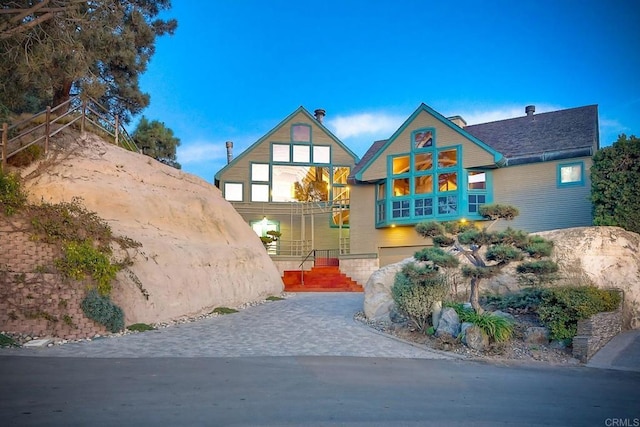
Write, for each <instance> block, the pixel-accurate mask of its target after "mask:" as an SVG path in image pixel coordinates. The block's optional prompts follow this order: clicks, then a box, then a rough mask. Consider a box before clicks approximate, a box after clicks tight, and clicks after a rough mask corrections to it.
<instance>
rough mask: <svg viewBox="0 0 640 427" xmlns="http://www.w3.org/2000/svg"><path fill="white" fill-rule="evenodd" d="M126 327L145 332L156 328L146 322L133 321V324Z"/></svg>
mask: <svg viewBox="0 0 640 427" xmlns="http://www.w3.org/2000/svg"><path fill="white" fill-rule="evenodd" d="M127 329H128V330H130V331H133V332H146V331H153V330H155V329H156V328H154V327H153V326H151V325H147V324H146V323H134V324H133V325H129V326H127Z"/></svg>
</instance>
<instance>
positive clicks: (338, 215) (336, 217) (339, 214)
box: [331, 208, 349, 225]
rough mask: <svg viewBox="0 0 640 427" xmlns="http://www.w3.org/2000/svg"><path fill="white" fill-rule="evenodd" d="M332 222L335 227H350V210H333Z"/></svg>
mask: <svg viewBox="0 0 640 427" xmlns="http://www.w3.org/2000/svg"><path fill="white" fill-rule="evenodd" d="M331 220H332V221H333V224H334V225H340V223H341V222H342V225H349V209H348V208H347V209H341V208H333V209H332V210H331Z"/></svg>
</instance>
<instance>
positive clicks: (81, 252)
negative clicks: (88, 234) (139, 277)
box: [56, 241, 119, 295]
mask: <svg viewBox="0 0 640 427" xmlns="http://www.w3.org/2000/svg"><path fill="white" fill-rule="evenodd" d="M56 267H57V268H58V269H59V270H60V272H61V273H62V274H64V275H65V276H66V277H69V278H71V279H75V280H82V279H84V278H85V277H86V276H87V275H89V276H91V277H92V278H93V279H94V280H95V281H96V283H97V287H98V292H100V295H109V294H110V293H111V281H112V280H113V279H115V277H116V273H117V272H118V270H119V267H118V266H117V265H115V264H111V261H110V260H109V256H108V255H106V254H104V253H102V252H100V251H99V250H98V249H96V248H95V247H94V246H93V244H92V243H91V242H90V241H84V242H82V243H79V244H78V243H76V242H69V243H67V244H66V245H65V246H64V256H63V258H62V259H59V260H56Z"/></svg>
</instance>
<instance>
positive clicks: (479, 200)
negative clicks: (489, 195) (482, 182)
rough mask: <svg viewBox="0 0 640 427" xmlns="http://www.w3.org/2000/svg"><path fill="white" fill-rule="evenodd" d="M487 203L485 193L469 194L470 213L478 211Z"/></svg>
mask: <svg viewBox="0 0 640 427" xmlns="http://www.w3.org/2000/svg"><path fill="white" fill-rule="evenodd" d="M485 203H486V196H485V195H483V194H477V195H476V194H471V195H469V213H478V210H479V208H480V206H482V205H484V204H485Z"/></svg>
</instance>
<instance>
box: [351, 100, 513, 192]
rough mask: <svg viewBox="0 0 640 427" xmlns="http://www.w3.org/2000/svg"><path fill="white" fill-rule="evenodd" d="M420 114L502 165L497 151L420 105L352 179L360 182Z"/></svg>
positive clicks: (357, 167) (360, 167)
mask: <svg viewBox="0 0 640 427" xmlns="http://www.w3.org/2000/svg"><path fill="white" fill-rule="evenodd" d="M421 112H426V113H427V114H430V115H431V116H433V117H434V118H435V119H436V120H438V121H439V122H441V123H442V124H443V125H444V126H447V127H449V128H450V129H452V130H453V131H455V132H457V133H459V134H460V135H461V136H462V137H464V138H466V139H467V140H469V141H471V142H473V143H474V144H476V145H477V146H478V147H480V148H481V149H483V150H485V151H487V152H488V153H490V154H491V155H492V156H493V159H494V162H495V164H496V166H500V165H502V163H503V161H504V156H503V155H502V154H501V153H499V152H498V151H496V150H494V149H493V148H491V147H490V146H489V145H487V144H485V143H484V142H482V141H481V140H479V139H478V138H476V137H475V136H473V135H471V134H470V133H468V132H465V130H464V129H462V128H460V127H459V126H457V125H456V124H454V123H452V122H451V121H450V120H449V119H447V118H446V117H444V116H443V115H442V114H440V113H438V112H437V111H436V110H434V109H433V108H431V107H429V106H428V105H426V104H424V103H422V104H420V106H419V107H418V108H417V109H416V110H415V111H414V112H413V114H411V116H409V118H408V119H407V120H405V122H404V123H403V124H402V126H400V127H399V128H398V130H396V131H395V132H394V134H393V135H392V136H391V137H390V138H389V139H388V140H387V141H386V142H385V143H384V144H380V146H379V147H378V149H377V152H376V153H371V154H372V155H370V156H368V157H369V158H368V159H367V158H364V159H363V161H364V162H365V163H364V164H363V165H361V164H358V165H357V166H356V169H357V172H356V173H354V174H353V177H354V178H355V179H356V180H358V181H362V176H363V174H364V172H365V171H366V170H367V168H369V166H371V164H373V163H374V162H375V161H376V160H377V159H378V157H379V156H380V154H381V153H383V152H384V151H385V150H386V149H387V148H388V147H389V146H390V145H391V144H393V143H394V142H395V140H396V139H397V138H398V137H399V136H400V134H402V133H403V132H404V131H405V130H406V128H407V127H408V126H409V125H411V123H412V122H413V121H414V120H415V119H416V117H417V116H418V115H419V114H420V113H421ZM379 142H380V141H378V142H376V143H379Z"/></svg>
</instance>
